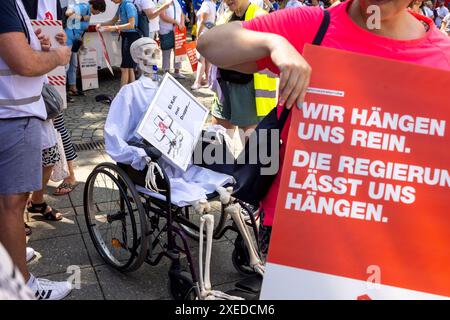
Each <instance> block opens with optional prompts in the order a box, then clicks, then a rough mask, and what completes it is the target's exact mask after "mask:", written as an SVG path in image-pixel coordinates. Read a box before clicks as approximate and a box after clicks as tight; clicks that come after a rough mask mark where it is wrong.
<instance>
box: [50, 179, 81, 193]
mask: <svg viewBox="0 0 450 320" xmlns="http://www.w3.org/2000/svg"><path fill="white" fill-rule="evenodd" d="M77 186H78V183H74V184H71V183H67V182H63V183H61V184H60V185H59V186H58V187H57V188H56V190H55V192H53V195H54V196H63V195H65V194H69V193H71V192H72V191H73V190H75V188H76V187H77ZM63 189H67V190H68V191H66V192H62V191H61V190H63Z"/></svg>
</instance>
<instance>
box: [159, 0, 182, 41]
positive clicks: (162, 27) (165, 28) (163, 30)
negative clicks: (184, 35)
mask: <svg viewBox="0 0 450 320" xmlns="http://www.w3.org/2000/svg"><path fill="white" fill-rule="evenodd" d="M174 8H175V14H174ZM164 13H165V14H166V16H168V17H169V18H172V19H174V18H175V20H176V21H178V23H181V15H182V14H183V11H182V10H181V6H180V4H179V3H178V1H177V0H174V1H173V4H172V5H171V6H170V7H168V8H167V9H166V10H165V11H164ZM173 28H174V25H173V24H171V23H167V22H165V21H163V19H160V20H159V33H160V34H168V33H169V32H170V31H172V30H173Z"/></svg>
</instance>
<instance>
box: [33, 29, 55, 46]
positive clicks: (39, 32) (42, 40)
mask: <svg viewBox="0 0 450 320" xmlns="http://www.w3.org/2000/svg"><path fill="white" fill-rule="evenodd" d="M34 33H35V34H36V36H37V38H38V40H39V42H40V43H41V50H42V51H50V48H51V47H52V43H51V41H50V38H49V37H48V36H46V35H44V34H42V29H41V28H39V29H37V30H36V31H35V32H34Z"/></svg>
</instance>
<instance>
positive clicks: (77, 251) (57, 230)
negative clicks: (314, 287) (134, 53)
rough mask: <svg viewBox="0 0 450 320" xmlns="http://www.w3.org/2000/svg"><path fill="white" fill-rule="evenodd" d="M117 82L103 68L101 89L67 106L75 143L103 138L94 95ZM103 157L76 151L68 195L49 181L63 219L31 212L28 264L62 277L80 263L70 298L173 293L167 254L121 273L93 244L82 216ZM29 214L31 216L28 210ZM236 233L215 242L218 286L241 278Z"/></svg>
mask: <svg viewBox="0 0 450 320" xmlns="http://www.w3.org/2000/svg"><path fill="white" fill-rule="evenodd" d="M184 71H186V75H187V76H188V78H187V79H186V80H183V81H182V83H183V85H185V86H186V87H190V85H191V84H192V82H193V76H192V75H191V74H189V73H188V72H187V69H184ZM118 73H119V72H118ZM119 82H120V80H119V79H118V78H117V77H116V78H113V77H111V76H108V75H107V74H105V73H104V72H101V80H100V89H97V90H92V91H88V92H86V95H85V96H82V97H75V99H76V102H75V103H73V104H69V106H68V108H67V110H66V111H65V119H66V126H67V128H68V129H69V131H70V132H71V134H72V140H73V142H74V143H75V144H80V143H86V142H91V141H102V140H103V125H104V122H105V119H106V116H107V113H108V108H109V106H108V105H105V104H101V103H97V102H95V96H96V95H97V94H100V93H103V94H111V95H113V94H115V93H116V92H117V91H118V89H119ZM195 95H196V96H197V97H198V98H199V99H200V101H201V102H202V103H204V104H205V105H206V106H207V107H209V106H210V105H211V100H212V95H211V93H210V92H209V91H208V89H201V90H199V91H198V92H196V93H195ZM105 161H111V159H110V158H109V157H108V155H107V154H106V153H105V151H104V150H101V149H100V150H88V151H81V152H78V159H77V160H76V169H75V172H76V177H77V180H78V181H79V185H78V187H77V188H76V189H75V190H74V191H73V192H72V193H71V194H70V195H66V196H60V197H56V196H53V195H52V192H53V191H54V188H55V187H56V186H57V184H56V183H53V182H51V183H50V187H48V188H47V191H48V192H47V196H46V201H47V202H48V203H49V204H50V205H51V206H53V207H55V208H57V209H59V210H60V212H61V213H62V214H63V217H64V219H63V220H62V221H59V222H49V221H45V220H42V218H41V216H39V215H36V214H34V215H33V214H31V215H30V217H29V225H30V226H31V227H32V229H33V234H32V235H31V237H29V239H28V245H29V246H31V247H33V248H34V249H35V250H36V251H37V252H38V254H37V256H36V257H35V259H34V260H33V261H32V262H30V264H29V267H30V270H31V272H32V273H33V274H34V275H36V276H38V277H46V278H49V279H52V280H63V279H68V277H69V276H70V273H66V272H67V270H68V267H70V266H75V268H77V267H79V268H80V270H81V288H80V289H79V290H78V289H76V290H74V291H73V292H72V293H71V294H70V295H69V296H68V297H67V299H170V294H169V290H168V274H167V272H168V270H169V263H168V261H167V259H166V260H163V261H162V263H160V264H159V265H158V266H156V267H151V266H149V265H147V264H144V265H143V266H142V267H141V268H140V269H139V270H137V271H136V272H133V273H127V274H123V273H120V272H117V271H115V270H114V269H112V268H111V267H108V266H107V265H106V264H105V262H104V261H103V260H102V259H101V258H100V256H99V254H98V253H97V252H96V250H95V249H94V246H93V244H92V241H91V239H90V236H89V233H88V231H87V227H86V222H85V218H84V210H83V190H84V186H85V183H84V182H85V181H86V179H87V177H88V175H89V174H90V173H91V171H92V169H93V168H94V167H95V166H96V165H97V164H99V163H101V162H105ZM25 219H28V217H27V216H25ZM234 237H235V235H234V234H233V233H232V232H227V233H226V236H225V237H223V238H222V239H221V240H218V241H215V242H214V251H213V260H212V282H213V285H214V287H215V288H216V289H217V290H224V291H225V290H228V289H230V288H233V287H234V283H235V282H236V281H237V280H239V279H241V278H242V276H240V275H239V274H238V273H237V271H236V270H235V269H234V267H233V264H232V261H231V253H232V250H233V243H232V241H233V240H234ZM190 245H191V247H192V252H193V255H194V259H195V261H197V260H196V257H197V256H198V247H197V246H198V244H197V243H196V242H191V243H190Z"/></svg>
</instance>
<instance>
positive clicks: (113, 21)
mask: <svg viewBox="0 0 450 320" xmlns="http://www.w3.org/2000/svg"><path fill="white" fill-rule="evenodd" d="M117 21H119V10H117V12H116V15H115V16H114V17H113V18H112V19H111V20H110V21H105V22H101V23H97V25H96V26H95V29H96V30H97V31H98V30H99V29H100V28H102V29H101V30H102V31H105V29H106V28H105V27H109V26H114V25H115V24H116V23H117ZM113 29H114V28H113ZM111 31H112V30H111Z"/></svg>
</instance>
